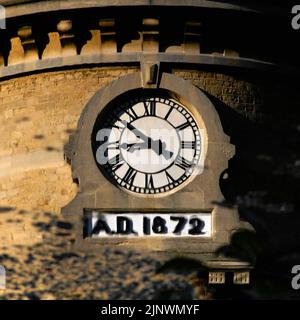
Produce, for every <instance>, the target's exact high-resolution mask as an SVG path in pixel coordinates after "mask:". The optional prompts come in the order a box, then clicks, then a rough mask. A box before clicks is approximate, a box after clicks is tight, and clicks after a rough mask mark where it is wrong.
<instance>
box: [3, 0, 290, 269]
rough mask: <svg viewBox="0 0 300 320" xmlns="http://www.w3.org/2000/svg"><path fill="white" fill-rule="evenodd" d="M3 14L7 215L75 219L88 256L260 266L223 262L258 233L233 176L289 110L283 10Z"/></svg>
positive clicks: (150, 6) (93, 4) (58, 7)
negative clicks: (280, 33)
mask: <svg viewBox="0 0 300 320" xmlns="http://www.w3.org/2000/svg"><path fill="white" fill-rule="evenodd" d="M0 4H3V5H5V6H6V18H7V21H6V29H3V30H1V31H0V37H1V47H0V77H1V83H0V89H1V90H0V101H1V123H2V125H1V128H0V139H1V147H0V148H1V149H0V175H1V179H2V180H1V189H0V200H1V203H2V204H1V206H2V207H11V208H16V210H23V209H26V210H27V209H28V210H31V209H32V208H40V209H41V210H43V211H50V212H54V213H56V214H57V217H60V216H61V214H62V215H63V217H64V218H65V219H66V220H68V221H70V222H73V223H74V225H75V227H76V241H75V244H74V246H75V247H76V248H78V249H80V250H90V251H95V252H96V251H97V250H98V249H99V247H105V246H112V247H118V248H120V249H124V250H126V249H132V250H138V251H143V252H146V253H149V254H153V255H159V257H161V258H168V257H174V256H188V257H194V258H197V259H200V260H201V261H202V262H203V263H204V264H206V265H207V266H208V267H210V268H212V269H218V270H219V269H222V270H223V269H234V270H244V269H247V268H249V267H250V266H249V265H248V264H247V263H244V262H242V261H235V260H233V259H228V258H225V257H223V256H218V255H216V254H215V253H216V251H217V250H218V248H220V247H221V246H224V245H227V244H229V243H230V241H231V238H232V236H233V234H234V233H235V232H237V231H239V230H245V229H246V230H252V227H251V225H250V223H248V222H246V221H244V220H243V219H241V217H240V215H239V212H238V208H237V207H236V206H234V205H228V202H227V200H228V199H227V198H228V197H230V195H231V193H230V192H231V191H232V189H233V188H234V186H233V185H232V184H231V181H232V180H231V179H232V174H234V168H233V167H234V166H235V167H237V166H238V165H239V163H240V161H243V163H244V164H245V163H246V162H247V161H248V160H247V159H246V157H244V158H243V154H246V153H247V150H248V149H249V148H248V143H249V141H250V140H251V139H250V138H249V139H248V138H247V137H249V136H251V135H252V133H251V134H249V132H248V133H247V134H246V133H245V130H246V127H245V126H243V124H244V123H245V122H247V123H248V122H249V123H255V122H256V121H260V120H261V119H263V118H264V113H265V112H266V111H265V109H264V106H265V105H266V104H268V103H270V101H272V102H274V103H275V104H276V101H277V102H278V101H280V98H278V97H277V96H276V90H272V89H271V88H274V87H276V86H275V85H273V84H272V83H273V82H274V81H275V80H276V79H277V78H276V76H274V75H278V74H281V73H282V72H283V73H284V74H285V75H288V70H287V69H284V70H283V68H279V67H278V66H279V65H280V61H281V60H280V59H281V57H282V56H283V53H282V52H281V51H280V50H279V49H278V46H277V45H278V44H277V42H276V43H275V42H274V43H273V42H272V41H271V39H270V41H269V43H268V44H266V41H264V39H266V38H267V34H268V29H267V28H266V25H272V26H278V24H277V16H278V14H279V11H278V10H275V8H273V7H272V8H267V7H268V6H262V5H251V4H248V5H241V4H240V1H229V0H228V1H194V0H187V1H180V0H178V1H173V0H172V1H171V0H170V1H168V0H164V1H163V0H157V1H156V0H155V1H148V0H140V1H131V0H119V1H113V4H112V2H111V1H109V0H107V1H105V0H101V1H100V0H91V1H73V0H68V1H30V0H28V1H17V0H16V1H13V0H12V1H0ZM129 17H130V18H129ZM266 17H267V18H268V19H269V20H267V18H266ZM45 21H46V23H45ZM253 21H255V24H253ZM278 28H279V26H278ZM241 32H242V34H243V37H240V33H241ZM286 89H287V88H286ZM287 90H288V89H287ZM274 97H275V98H274ZM237 128H238V129H237ZM251 141H252V140H251ZM249 150H250V149H249ZM248 159H250V158H248ZM248 166H250V164H249V163H248V162H247V166H246V165H245V166H244V168H248ZM247 170H248V169H247ZM244 171H246V169H245V170H244ZM239 172H242V170H241V171H239ZM235 177H236V176H235ZM239 179H240V180H243V175H242V174H240V176H239ZM245 188H247V186H246V187H245ZM11 214H12V215H13V214H14V211H13V210H12V211H11ZM1 228H2V225H0V230H1ZM7 230H8V229H5V230H4V228H3V232H2V231H1V232H2V233H1V234H2V237H4V238H5V237H6V238H5V239H6V240H5V241H7V242H12V243H18V242H23V241H28V242H30V241H33V242H34V241H37V239H40V238H38V237H39V236H38V235H36V234H35V233H34V232H33V230H32V229H31V228H30V227H29V226H28V225H27V224H26V223H25V225H24V226H23V227H22V230H21V231H20V230H19V231H20V232H19V233H18V232H17V231H16V230H10V231H7Z"/></svg>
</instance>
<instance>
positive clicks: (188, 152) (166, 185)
mask: <svg viewBox="0 0 300 320" xmlns="http://www.w3.org/2000/svg"><path fill="white" fill-rule="evenodd" d="M92 147H93V152H94V157H95V160H96V162H97V165H98V167H99V168H100V170H101V171H102V172H103V173H104V174H105V175H106V176H107V177H109V178H110V180H111V181H113V182H114V183H115V184H117V185H118V186H119V187H121V188H123V189H125V190H127V191H130V192H133V193H136V194H140V195H141V194H144V195H149V194H152V195H162V194H165V193H167V192H170V191H173V192H174V191H177V189H179V188H180V187H182V186H184V185H185V184H186V183H187V182H188V180H189V179H190V178H191V176H192V175H193V173H195V171H196V166H197V164H198V163H199V159H200V155H201V135H200V130H199V127H198V125H197V123H196V121H195V119H194V117H193V115H192V114H191V113H190V112H189V110H188V109H187V108H186V107H185V106H183V105H182V104H180V103H179V102H177V101H176V100H174V99H172V98H168V97H164V96H158V95H149V96H136V97H134V98H131V99H129V100H128V99H127V100H126V102H124V101H122V102H119V103H117V104H115V105H111V106H109V107H108V110H106V113H105V116H102V117H101V115H100V116H99V117H98V119H97V121H96V124H95V127H94V130H93V134H92Z"/></svg>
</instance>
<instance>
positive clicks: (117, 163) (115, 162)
mask: <svg viewBox="0 0 300 320" xmlns="http://www.w3.org/2000/svg"><path fill="white" fill-rule="evenodd" d="M108 164H109V165H110V167H111V170H112V171H116V170H118V169H119V168H120V167H122V165H123V164H124V159H123V158H122V155H121V153H119V154H118V155H116V156H115V157H113V158H111V159H110V160H108Z"/></svg>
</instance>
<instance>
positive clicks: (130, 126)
mask: <svg viewBox="0 0 300 320" xmlns="http://www.w3.org/2000/svg"><path fill="white" fill-rule="evenodd" d="M122 123H123V125H124V126H125V127H127V128H128V129H129V130H130V131H132V132H133V133H134V134H135V135H136V136H137V137H138V138H140V139H142V140H144V141H145V142H147V143H148V144H149V143H151V141H152V139H151V138H149V137H147V136H146V135H145V134H144V133H143V132H142V131H140V130H139V129H137V128H136V127H135V126H133V125H132V124H131V123H128V122H127V121H124V120H123V121H122Z"/></svg>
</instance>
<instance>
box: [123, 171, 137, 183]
mask: <svg viewBox="0 0 300 320" xmlns="http://www.w3.org/2000/svg"><path fill="white" fill-rule="evenodd" d="M136 174H137V171H136V170H134V169H133V168H131V167H130V168H129V169H128V170H127V172H126V173H125V176H124V177H123V181H124V182H125V183H127V184H130V185H132V184H133V181H134V179H135V176H136Z"/></svg>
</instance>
